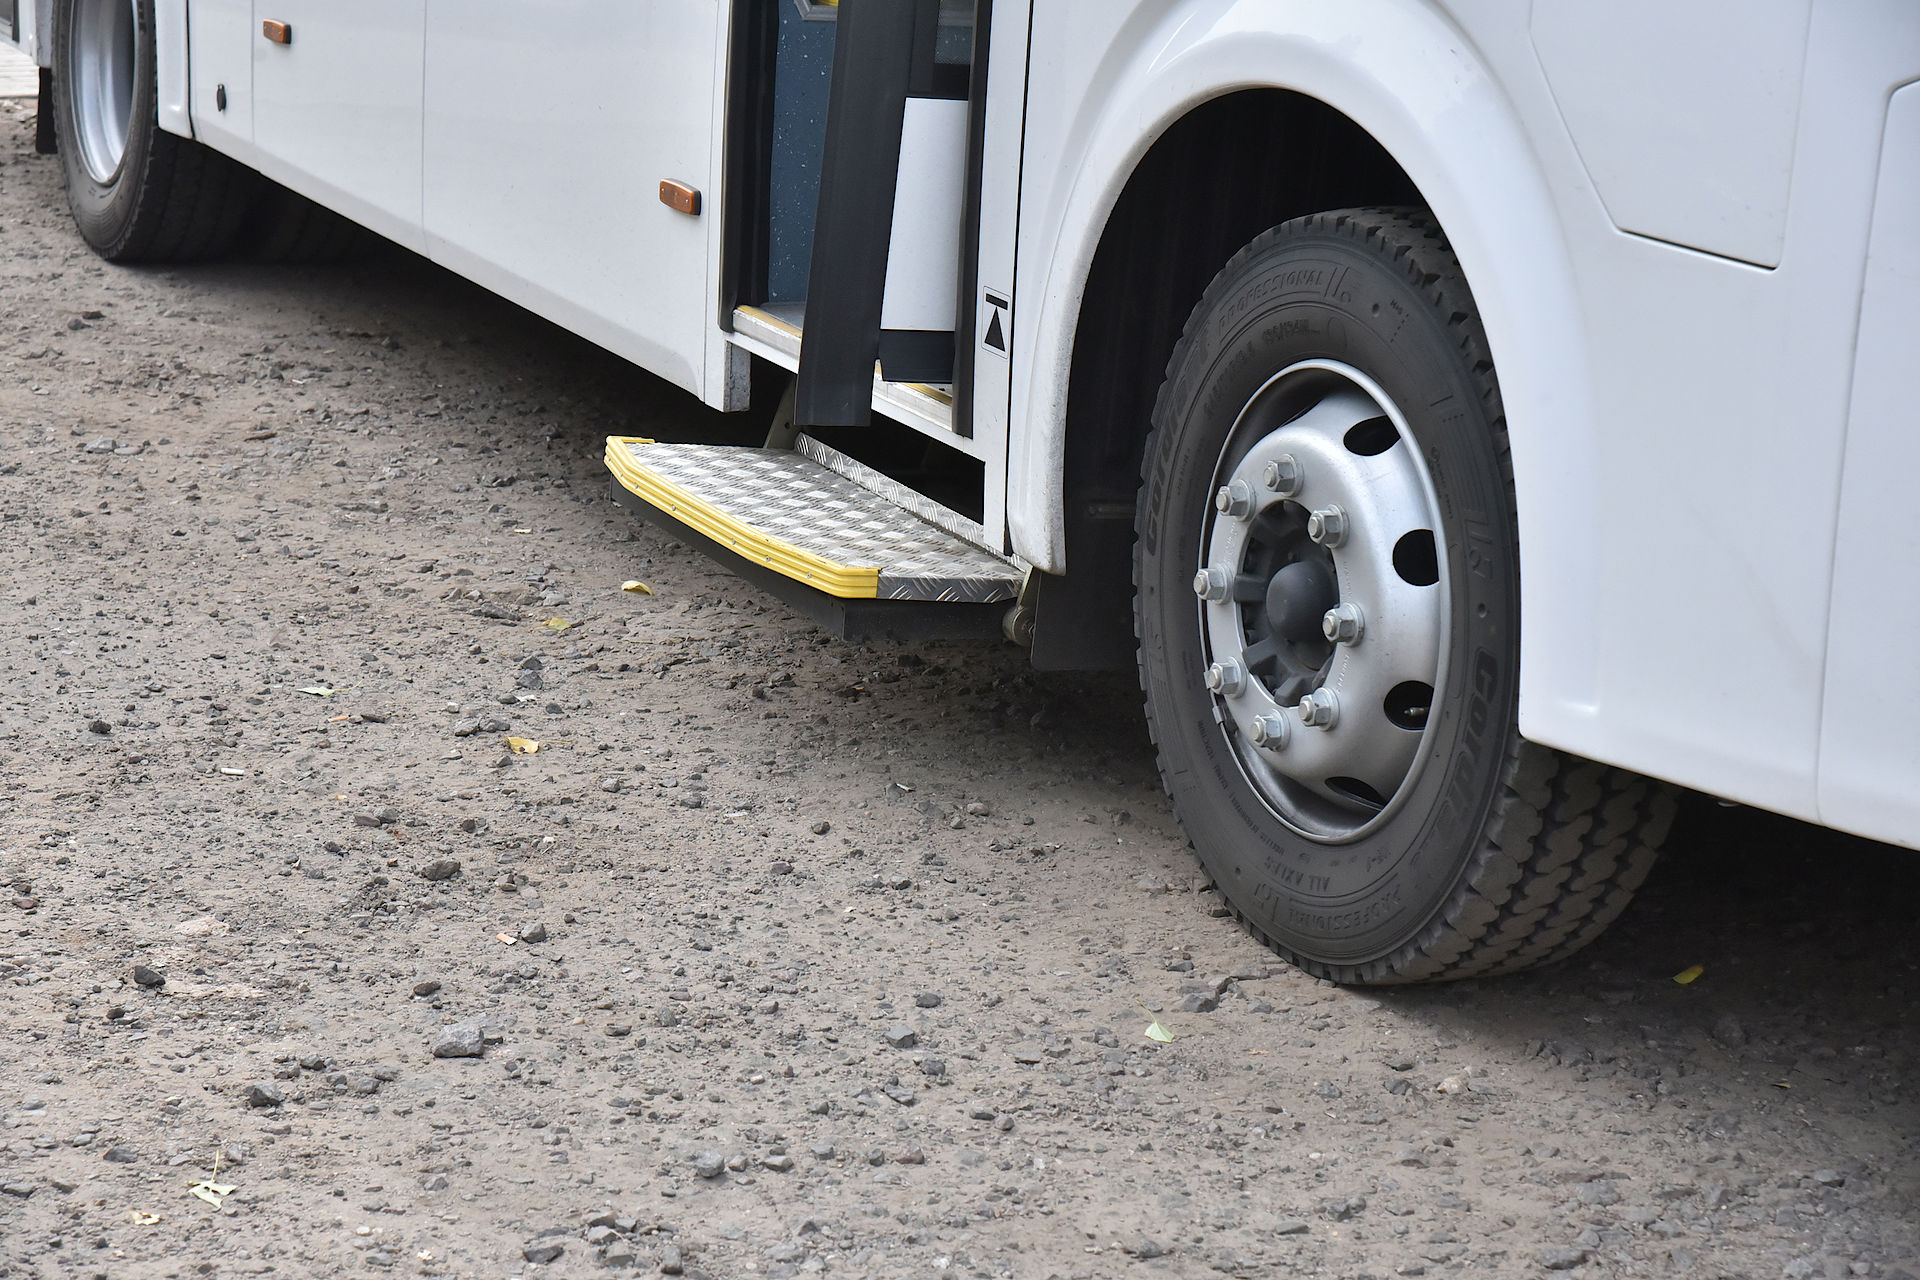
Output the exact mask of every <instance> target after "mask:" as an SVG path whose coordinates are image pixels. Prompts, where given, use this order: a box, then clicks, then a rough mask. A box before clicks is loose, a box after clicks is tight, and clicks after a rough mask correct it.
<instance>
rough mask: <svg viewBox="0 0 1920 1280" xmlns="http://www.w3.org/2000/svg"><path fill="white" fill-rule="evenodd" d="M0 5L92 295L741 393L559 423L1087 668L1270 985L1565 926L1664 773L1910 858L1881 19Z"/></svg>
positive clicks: (1896, 332) (1919, 581)
mask: <svg viewBox="0 0 1920 1280" xmlns="http://www.w3.org/2000/svg"><path fill="white" fill-rule="evenodd" d="M0 34H6V35H11V37H12V38H13V39H14V40H15V41H16V42H17V43H19V44H20V45H21V46H22V47H23V48H24V49H25V50H26V51H28V52H29V53H30V54H32V55H33V56H34V57H35V59H36V60H37V61H38V62H39V64H40V65H41V66H42V67H44V68H46V69H47V73H48V74H46V75H45V76H43V93H42V110H41V120H42V124H43V126H48V127H47V128H46V129H45V136H44V137H43V139H42V142H43V145H45V146H46V147H50V148H57V150H58V152H59V154H60V156H61V158H62V162H63V164H64V168H65V173H66V178H67V189H68V193H69V198H70V201H71V204H72V208H73V214H74V217H75V219H76V221H77V222H78V224H79V227H80V230H81V232H82V234H83V235H84V236H85V238H86V239H87V241H88V243H89V244H91V245H92V246H93V247H94V248H95V249H96V250H97V251H98V252H99V253H100V254H101V255H102V256H104V257H106V258H107V259H109V260H112V261H117V262H135V261H156V260H182V259H191V258H202V257H207V256H211V255H216V254H221V253H223V252H227V251H229V250H231V249H232V247H233V246H234V245H235V244H236V243H244V244H245V245H246V246H247V248H248V250H249V251H250V252H254V253H265V254H268V255H273V254H281V255H295V256H298V255H301V254H313V253H325V252H328V251H330V250H331V248H333V247H337V243H338V241H339V240H340V237H341V235H342V234H343V231H342V229H343V228H346V227H347V226H348V223H349V222H350V223H351V224H357V225H358V226H360V227H365V228H370V229H371V230H372V231H374V232H377V233H379V234H380V235H383V236H387V237H390V238H391V239H393V240H395V241H398V242H399V243H400V244H402V245H405V246H407V247H408V248H410V249H412V250H415V251H417V252H419V253H421V254H424V255H426V256H427V257H429V258H431V259H433V260H434V261H436V262H439V263H443V264H445V265H446V266H447V267H449V268H451V269H452V270H454V271H456V272H459V273H461V274H463V275H465V276H467V277H470V278H471V279H473V280H475V281H478V282H480V283H481V284H483V285H485V286H487V287H489V288H491V289H494V290H497V291H498V292H499V293H501V294H503V295H505V296H506V297H508V298H511V299H513V300H514V301H516V302H518V303H520V304H522V305H524V306H526V307H529V308H531V309H532V310H534V311H536V312H539V313H540V314H542V315H544V316H547V317H549V318H551V319H553V320H554V321H557V322H558V323H560V324H562V325H564V326H566V327H568V328H570V329H572V330H574V331H575V332H578V333H580V334H582V335H584V336H586V337H587V338H589V339H592V340H593V341H595V342H598V343H601V344H604V345H605V346H606V347H608V348H610V349H612V350H614V351H616V352H618V353H620V354H622V355H623V356H626V357H627V358H629V359H631V360H633V361H635V362H637V363H639V364H641V365H643V366H645V367H646V368H648V369H650V370H652V371H653V372H655V373H656V374H658V375H660V376H661V377H663V378H666V379H668V380H670V381H672V382H674V383H676V384H677V385H679V386H681V387H684V388H685V389H686V390H687V391H688V392H689V393H691V394H692V395H694V396H697V397H699V398H700V399H701V400H703V401H704V402H705V403H707V404H709V405H712V406H715V407H718V408H720V409H725V410H741V409H745V408H747V407H748V400H749V398H750V394H749V393H750V388H751V387H753V386H754V385H755V384H756V383H758V384H759V385H760V386H762V387H763V388H766V387H772V388H774V390H773V392H772V393H771V394H773V395H778V396H779V397H780V404H779V406H778V409H777V411H773V412H770V413H769V415H768V416H769V418H770V421H771V423H772V425H771V428H770V429H769V432H768V436H767V440H766V444H765V446H764V447H760V448H741V447H723V446H697V447H696V446H686V445H667V444H656V443H653V442H649V441H644V440H636V439H627V438H614V439H610V440H609V441H608V445H607V462H608V465H609V467H610V469H611V471H612V473H613V476H614V478H615V479H616V480H617V482H618V492H619V493H620V494H622V495H625V496H626V497H627V498H628V499H629V500H631V502H632V503H633V504H634V505H635V506H636V507H637V508H641V509H644V510H645V511H646V512H647V513H648V514H650V515H651V516H652V517H653V518H656V519H659V520H661V521H664V522H667V523H669V524H671V525H674V526H675V527H678V528H681V529H683V530H684V531H685V532H686V534H687V536H688V537H690V538H692V539H694V540H695V541H696V542H697V543H698V544H699V545H702V546H704V547H706V548H708V549H709V550H710V551H711V552H712V553H713V554H714V555H716V556H717V557H719V558H720V559H721V560H722V561H724V562H726V563H727V564H729V565H732V566H734V567H735V568H737V569H738V570H739V571H740V572H742V573H744V574H747V575H748V576H750V577H752V578H754V579H755V580H756V581H759V582H761V583H763V584H765V585H767V586H768V587H769V588H770V589H772V590H775V591H778V592H780V593H781V594H783V595H784V596H786V597H787V598H788V599H790V600H792V601H794V602H795V603H797V604H798V605H800V606H801V607H802V608H804V609H806V610H808V611H810V612H811V613H812V614H813V615H814V616H816V617H818V618H820V619H822V620H823V621H825V622H826V623H828V624H829V625H831V626H833V627H834V628H835V629H837V630H838V631H839V632H840V633H842V634H844V635H849V636H861V635H877V634H892V635H896V636H939V635H979V634H990V635H998V634H1001V633H1004V634H1005V635H1006V636H1007V637H1008V638H1010V639H1011V640H1013V641H1014V642H1016V643H1019V644H1023V645H1026V646H1028V647H1029V648H1030V649H1031V652H1032V660H1033V662H1034V663H1035V664H1036V665H1038V666H1041V667H1045V668H1055V669H1057V668H1095V667H1106V666H1114V665H1129V666H1131V665H1133V664H1136V663H1137V665H1138V668H1139V673H1140V680H1141V684H1142V687H1143V689H1144V692H1145V705H1146V715H1147V718H1148V721H1149V723H1150V726H1151V728H1152V731H1153V735H1154V738H1155V741H1156V743H1157V747H1158V751H1159V756H1160V766H1161V769H1162V771H1163V774H1164V777H1165V781H1166V785H1167V788H1168V791H1169V792H1170V794H1171V796H1172V799H1173V803H1174V806H1175V807H1176V809H1177V811H1178V813H1179V816H1180V819H1181V821H1182V823H1183V824H1184V826H1185V829H1186V831H1187V832H1188V834H1189V835H1190V836H1191V838H1192V841H1193V844H1194V847H1195V849H1196V851H1197V853H1198V856H1199V858H1200V860H1201V862H1202V863H1204V864H1205V866H1206V868H1207V870H1208V871H1209V873H1210V874H1211V875H1212V876H1213V878H1214V880H1215V881H1216V883H1217V884H1218V885H1219V886H1220V888H1221V889H1222V890H1223V891H1224V893H1225V894H1226V896H1227V897H1228V899H1229V900H1230V901H1231V902H1232V904H1233V905H1234V907H1235V908H1236V909H1237V910H1238V912H1239V913H1240V914H1241V916H1242V917H1243V918H1244V919H1245V921H1246V922H1247V924H1248V925H1249V927H1251V928H1252V929H1253V930H1254V931H1255V932H1257V933H1258V934H1259V935H1260V936H1261V937H1262V938H1264V939H1265V940H1266V941H1268V942H1269V943H1270V944H1271V945H1273V946H1274V947H1275V948H1276V949H1278V950H1279V951H1281V952H1282V953H1284V954H1285V955H1287V956H1288V957H1290V958H1291V959H1293V960H1294V961H1295V962H1296V963H1298V964H1300V965H1302V966H1304V967H1305V968H1307V969H1309V970H1310V971H1312V972H1314V973H1316V974H1320V975H1323V976H1326V977H1330V978H1332V979H1335V980H1338V981H1343V982H1358V983H1388V982H1406V981H1416V980H1421V979H1432V978H1450V977H1463V976H1471V975H1481V974H1493V973H1500V972H1505V971H1510V970H1514V969H1518V968H1521V967H1524V966H1527V965H1530V964H1534V963H1537V962H1541V961H1547V960H1552V959H1555V958H1557V957H1560V956H1563V955H1565V954H1567V953H1569V952H1571V951H1572V950H1574V949H1575V948H1577V947H1579V946H1580V945H1582V944H1583V943H1584V942H1586V941H1587V940H1589V939H1590V938H1592V937H1593V936H1594V935H1595V934H1596V933H1597V932H1598V931H1599V930H1600V929H1601V928H1603V927H1604V926H1605V924H1606V923H1607V922H1608V921H1609V920H1610V919H1612V918H1613V917H1614V916H1615V915H1616V914H1617V913H1618V912H1619V911H1620V909H1621V908H1622V906H1623V905H1624V904H1625V902H1626V900H1627V898H1628V896H1629V895H1630V894H1631V893H1632V891H1633V889H1634V888H1635V886H1636V885H1637V884H1638V883H1639V882H1640V880H1641V879H1642V877H1643V876H1644V875H1645V874H1646V872H1647V869H1648V865H1649V862H1650V860H1651V859H1652V857H1653V854H1654V851H1655V849H1656V847H1657V846H1658V844H1659V842H1660V839H1661V836H1662V834H1663V831H1664V828H1665V826H1666V824H1667V822H1668V818H1669V815H1670V813H1671V809H1672V797H1673V789H1674V786H1675V785H1678V786H1685V787H1692V788H1697V789H1699V790H1701V791H1705V792H1708V793H1711V794H1713V795H1716V796H1720V797H1723V798H1726V799H1729V800H1732V801H1738V802H1744V803H1747V804H1752V805H1757V806H1761V807H1764V808H1767V809H1771V810H1776V811H1778V812H1781V813H1785V814H1791V815H1794V816H1796V817H1800V818H1804V819H1808V820H1811V821H1814V822H1819V823H1823V824H1826V825H1829V826H1832V827H1836V828H1840V829H1843V830H1846V831H1851V832H1857V833H1860V834H1862V835H1866V836H1871V837H1874V838H1876V839H1881V840H1890V841H1895V842H1900V843H1904V844H1907V845H1912V846H1920V660H1916V657H1917V654H1920V640H1917V638H1920V521H1916V520H1915V519H1914V517H1913V514H1912V503H1913V497H1912V493H1911V489H1912V486H1913V485H1914V483H1915V480H1916V476H1920V430H1916V427H1920V423H1916V421H1915V416H1916V415H1915V411H1914V402H1913V396H1914V390H1915V374H1916V371H1917V369H1920V359H1917V357H1920V5H1916V4H1914V3H1913V2H1912V0H1852V2H1850V3H1845V4H1840V3H1828V4H1817V5H1816V4H1815V3H1814V0H1613V2H1612V3H1608V4H1596V3H1591V2H1590V0H1473V2H1469V0H1098V2H1096V0H838V3H834V2H833V0H569V2H568V3H556V4H547V5H534V4H528V3H526V2H525V0H0ZM336 215H337V216H336ZM756 365H762V366H765V368H767V369H771V370H778V371H782V372H781V374H780V378H781V381H779V382H776V381H774V379H773V378H772V377H766V376H763V377H760V378H755V377H754V376H752V375H753V373H754V371H755V366H756ZM782 392H784V394H783V395H782V394H781V393H782ZM762 408H763V409H765V410H771V409H772V406H770V405H764V404H763V406H762ZM1809 871H1810V874H1813V875H1817V874H1818V869H1817V868H1810V869H1809Z"/></svg>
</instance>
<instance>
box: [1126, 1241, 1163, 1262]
mask: <svg viewBox="0 0 1920 1280" xmlns="http://www.w3.org/2000/svg"><path fill="white" fill-rule="evenodd" d="M1129 1252H1130V1253H1132V1254H1133V1256H1134V1257H1136V1258H1138V1259H1140V1260H1141V1261H1142V1262H1145V1261H1147V1260H1148V1259H1149V1258H1164V1257H1166V1256H1167V1254H1169V1253H1171V1252H1172V1250H1170V1249H1168V1248H1167V1246H1165V1245H1163V1244H1161V1243H1160V1242H1159V1241H1158V1240H1154V1239H1152V1238H1150V1237H1147V1236H1141V1237H1140V1243H1138V1244H1136V1245H1134V1246H1133V1248H1132V1249H1131V1250H1129Z"/></svg>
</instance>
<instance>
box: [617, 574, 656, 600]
mask: <svg viewBox="0 0 1920 1280" xmlns="http://www.w3.org/2000/svg"><path fill="white" fill-rule="evenodd" d="M620 589H621V590H622V591H631V592H633V593H634V594H635V595H637V596H650V595H652V594H653V588H652V587H650V586H648V585H647V584H646V583H644V582H642V581H640V580H639V579H638V578H628V579H627V580H626V581H625V582H623V583H621V584H620Z"/></svg>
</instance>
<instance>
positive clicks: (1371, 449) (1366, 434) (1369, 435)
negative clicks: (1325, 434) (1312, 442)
mask: <svg viewBox="0 0 1920 1280" xmlns="http://www.w3.org/2000/svg"><path fill="white" fill-rule="evenodd" d="M1341 443H1342V444H1344V445H1346V446H1347V452H1348V453H1357V454H1359V455H1360V456H1361V457H1363V458H1371V457H1374V456H1375V455H1377V454H1382V453H1385V452H1386V451H1387V450H1389V449H1391V448H1393V446H1395V445H1396V444H1399V443H1400V433H1399V432H1398V431H1396V430H1394V429H1393V423H1392V422H1391V421H1390V420H1389V419H1387V418H1384V417H1380V418H1368V419H1367V420H1366V421H1365V422H1356V423H1355V424H1354V425H1353V426H1351V427H1349V428H1347V434H1346V435H1345V436H1343V437H1341Z"/></svg>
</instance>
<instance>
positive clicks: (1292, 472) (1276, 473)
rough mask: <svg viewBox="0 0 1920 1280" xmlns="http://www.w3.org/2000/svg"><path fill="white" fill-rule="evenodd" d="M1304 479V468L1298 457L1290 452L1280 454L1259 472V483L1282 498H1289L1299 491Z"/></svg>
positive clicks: (1305, 475) (1305, 474) (1305, 476)
mask: <svg viewBox="0 0 1920 1280" xmlns="http://www.w3.org/2000/svg"><path fill="white" fill-rule="evenodd" d="M1306 479H1307V473H1306V468H1304V467H1302V466H1301V465H1300V459H1298V458H1296V457H1294V456H1293V455H1292V454H1290V453H1283V454H1281V455H1280V456H1279V457H1277V458H1275V459H1274V460H1273V461H1272V462H1269V463H1268V464H1267V465H1266V469H1265V470H1263V471H1262V472H1261V473H1260V481H1261V483H1262V484H1264V485H1266V486H1267V488H1269V489H1271V490H1273V491H1274V492H1275V493H1277V494H1279V495H1280V496H1281V497H1283V498H1291V497H1292V496H1293V495H1294V494H1296V493H1299V492H1300V486H1301V485H1303V484H1305V483H1306Z"/></svg>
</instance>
